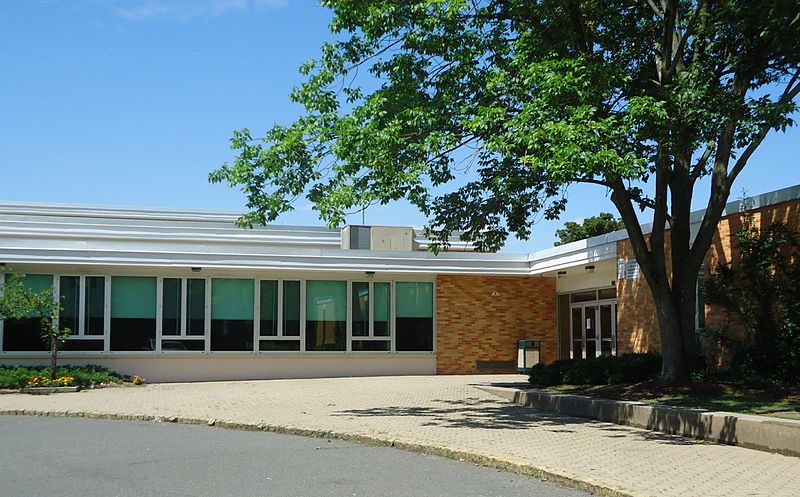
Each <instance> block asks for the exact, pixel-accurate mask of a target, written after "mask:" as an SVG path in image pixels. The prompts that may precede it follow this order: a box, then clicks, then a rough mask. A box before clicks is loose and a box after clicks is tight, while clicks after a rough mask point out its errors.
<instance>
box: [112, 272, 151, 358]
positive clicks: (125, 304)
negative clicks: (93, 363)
mask: <svg viewBox="0 0 800 497" xmlns="http://www.w3.org/2000/svg"><path fill="white" fill-rule="evenodd" d="M155 338H156V279H155V278H149V277H141V276H114V277H113V278H112V279H111V350H115V351H125V350H154V349H155Z"/></svg>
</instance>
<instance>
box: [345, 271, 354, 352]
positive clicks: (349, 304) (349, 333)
mask: <svg viewBox="0 0 800 497" xmlns="http://www.w3.org/2000/svg"><path fill="white" fill-rule="evenodd" d="M346 288H347V299H346V301H345V302H346V307H345V308H346V309H347V316H346V318H347V320H346V321H345V323H346V325H345V341H346V342H347V343H346V344H345V349H344V350H345V352H352V351H353V282H352V281H349V280H348V281H347V283H346Z"/></svg>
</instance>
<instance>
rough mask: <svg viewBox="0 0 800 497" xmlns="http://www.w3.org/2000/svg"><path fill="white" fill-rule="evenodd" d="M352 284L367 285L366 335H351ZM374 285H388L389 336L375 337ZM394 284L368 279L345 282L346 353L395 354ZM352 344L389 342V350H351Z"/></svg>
mask: <svg viewBox="0 0 800 497" xmlns="http://www.w3.org/2000/svg"><path fill="white" fill-rule="evenodd" d="M353 283H367V285H368V286H367V292H368V294H367V295H368V300H367V302H368V307H367V309H368V313H369V320H368V322H367V330H368V331H367V333H368V334H367V335H364V336H356V335H353V308H354V302H353ZM375 283H388V284H389V336H375ZM394 295H395V292H394V282H393V281H377V282H376V281H375V280H369V279H354V280H348V281H347V299H348V303H347V307H348V314H347V337H348V341H347V351H348V352H352V353H354V354H387V353H394V352H396V350H395V346H394V337H395V333H394V329H395V323H394V305H395V303H394ZM353 342H389V350H381V351H375V350H353Z"/></svg>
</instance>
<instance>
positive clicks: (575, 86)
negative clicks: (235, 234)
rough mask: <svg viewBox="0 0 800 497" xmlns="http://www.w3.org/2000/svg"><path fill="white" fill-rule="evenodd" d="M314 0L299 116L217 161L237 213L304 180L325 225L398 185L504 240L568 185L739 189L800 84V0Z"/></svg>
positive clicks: (259, 219)
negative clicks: (318, 21) (320, 27)
mask: <svg viewBox="0 0 800 497" xmlns="http://www.w3.org/2000/svg"><path fill="white" fill-rule="evenodd" d="M322 4H323V5H324V6H327V7H329V8H331V9H333V11H334V19H333V21H332V23H331V26H330V28H331V30H332V32H333V33H335V34H336V35H337V36H338V41H335V42H331V43H326V44H325V45H324V46H323V47H322V54H321V57H320V58H319V59H317V60H312V61H310V62H308V63H306V64H304V65H303V66H302V67H301V73H302V74H303V75H305V76H306V77H307V81H306V82H305V83H303V84H302V85H301V86H300V87H298V88H296V89H295V90H294V91H293V92H292V94H291V99H292V101H294V102H297V103H300V104H302V105H303V106H304V108H305V113H304V115H303V116H302V117H300V118H298V119H297V120H296V121H295V122H293V123H290V124H287V125H283V124H278V125H275V126H274V127H272V128H271V129H269V131H267V132H266V135H265V136H263V137H257V136H254V135H253V134H251V132H250V131H249V130H247V129H243V130H241V131H238V132H236V133H234V136H233V138H232V148H233V149H235V150H236V151H237V157H236V158H235V160H234V161H233V163H231V164H225V165H223V166H222V167H220V168H219V169H217V170H216V171H214V172H212V173H211V175H210V180H211V181H212V182H226V183H228V184H230V185H231V186H237V187H240V188H242V190H243V191H244V193H245V194H246V196H247V206H248V209H250V212H249V213H247V214H246V215H244V216H243V217H242V218H241V219H240V224H242V225H245V226H252V225H253V224H257V223H265V222H269V221H272V220H274V219H275V218H276V217H277V216H278V215H279V214H281V213H282V212H286V211H288V210H291V209H292V203H293V202H294V201H295V200H296V199H297V198H299V197H302V196H306V197H307V198H308V199H309V200H310V201H311V202H312V203H313V204H314V205H315V208H316V209H318V210H319V213H320V216H321V218H322V219H324V220H326V221H327V222H328V223H329V224H330V225H340V224H341V223H343V222H344V216H345V215H346V214H347V213H348V212H351V211H355V210H358V209H360V208H361V207H363V206H365V205H370V204H375V203H381V204H385V203H388V202H390V201H392V200H396V199H407V200H408V201H410V202H411V203H412V204H414V205H416V206H417V207H418V208H419V209H421V211H422V212H423V213H425V214H426V215H428V216H429V217H430V218H431V226H432V227H433V228H432V233H430V234H431V236H434V237H435V238H436V239H438V240H439V241H440V242H441V243H442V244H443V245H446V237H447V235H448V234H449V232H450V231H455V230H463V231H464V234H463V238H464V239H470V240H474V241H477V243H478V245H479V247H481V248H483V249H496V248H498V247H500V246H502V244H503V243H504V241H505V240H506V238H507V237H508V236H509V234H511V233H513V234H515V235H516V236H518V237H521V238H527V237H529V236H530V234H531V226H532V221H533V219H534V217H533V216H534V214H536V213H540V215H544V216H546V217H547V218H556V217H557V216H558V215H559V214H560V213H561V212H562V211H563V209H564V207H565V205H566V201H567V199H566V196H565V191H566V188H567V187H568V186H569V185H570V184H573V183H575V182H588V183H596V184H599V185H603V186H605V187H607V188H609V189H610V190H611V191H612V192H613V193H614V194H615V195H617V196H618V198H619V199H621V201H622V202H623V203H625V204H626V205H628V204H630V205H631V206H634V207H635V206H638V207H640V208H642V209H645V208H655V207H658V206H661V205H662V204H663V205H665V203H666V195H664V194H662V193H660V192H662V189H661V187H660V186H659V185H656V188H655V190H656V195H655V196H654V197H653V198H649V197H648V196H647V195H645V193H644V191H643V189H642V188H641V187H642V183H643V182H647V181H649V180H650V179H651V177H653V176H658V175H659V174H661V173H663V174H666V175H668V176H662V179H663V181H664V182H666V183H665V184H667V183H669V184H670V185H672V183H670V182H671V181H672V180H673V179H675V180H676V181H675V183H674V185H672V187H673V190H674V191H677V190H676V189H677V188H682V189H683V190H686V188H689V191H691V186H692V185H693V184H694V181H696V180H697V179H698V178H700V177H703V176H706V175H708V174H712V173H713V174H715V179H714V180H713V183H714V185H716V187H717V188H718V189H720V191H722V192H727V191H729V189H730V183H732V181H733V179H734V178H735V176H736V175H737V174H738V171H739V170H740V169H741V168H740V165H741V166H743V165H744V163H745V162H746V161H747V158H748V157H749V156H750V154H751V153H752V149H754V146H757V145H758V143H760V141H761V140H762V139H763V137H764V135H765V134H766V132H767V131H769V130H771V129H782V128H784V127H785V126H787V125H791V124H792V121H791V118H790V114H791V113H792V112H793V111H794V110H795V104H794V103H793V98H794V97H795V96H796V95H797V91H798V89H800V85H794V84H795V83H796V82H797V73H796V71H797V69H798V61H799V60H800V56H799V54H800V31H799V30H798V26H799V25H800V22H798V17H797V15H798V4H797V2H796V1H794V0H771V1H766V0H765V1H757V0H709V1H700V2H698V1H668V0H638V1H631V0H626V1H623V0H603V1H599V0H575V1H570V0H566V1H565V0H416V1H412V0H404V1H399V0H375V1H370V2H363V1H360V0H324V1H323V2H322ZM787 80H788V81H789V84H788V86H787V87H786V89H785V90H784V89H783V86H781V88H780V89H779V90H776V91H772V90H769V91H765V90H763V88H773V87H774V85H778V84H785V83H786V82H787ZM793 85H794V86H793ZM759 89H761V90H759ZM753 145H754V146H753ZM736 150H739V151H740V154H739V156H738V159H737V162H735V165H734V166H733V167H732V168H731V169H730V170H729V169H728V163H729V160H730V159H731V158H734V159H736V152H735V151H736ZM740 163H741V164H740ZM677 178H680V179H682V180H685V181H682V182H678V181H677ZM446 186H451V188H447V187H446ZM665 188H666V187H665ZM725 195H727V193H725ZM689 196H690V195H689ZM615 203H616V202H615ZM631 212H632V211H631ZM622 214H623V217H624V218H625V217H626V213H622ZM627 214H628V215H627V219H630V212H628V213H627ZM660 216H661V217H660V218H659V219H657V221H659V220H660V221H661V222H662V223H663V222H664V220H665V219H667V217H668V216H664V215H663V213H662V214H660ZM713 224H714V225H716V222H715V221H714V223H713Z"/></svg>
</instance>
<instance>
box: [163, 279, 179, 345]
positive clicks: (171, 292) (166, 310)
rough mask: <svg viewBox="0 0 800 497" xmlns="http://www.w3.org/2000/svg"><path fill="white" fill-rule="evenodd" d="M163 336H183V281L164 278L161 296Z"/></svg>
mask: <svg viewBox="0 0 800 497" xmlns="http://www.w3.org/2000/svg"><path fill="white" fill-rule="evenodd" d="M161 305H162V307H161V316H162V317H161V334H162V335H180V334H181V280H180V278H164V288H163V292H162V296H161Z"/></svg>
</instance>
